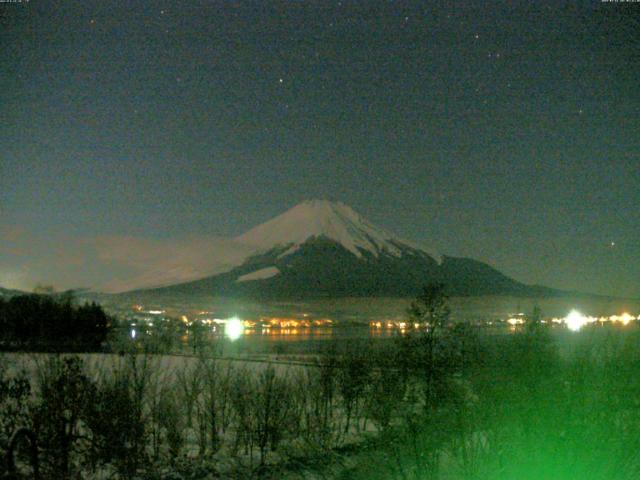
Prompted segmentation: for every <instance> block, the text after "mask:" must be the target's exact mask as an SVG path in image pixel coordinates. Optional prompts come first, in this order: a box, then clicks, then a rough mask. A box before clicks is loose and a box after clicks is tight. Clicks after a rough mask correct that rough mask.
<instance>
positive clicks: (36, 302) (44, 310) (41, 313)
mask: <svg viewBox="0 0 640 480" xmlns="http://www.w3.org/2000/svg"><path fill="white" fill-rule="evenodd" d="M111 324H112V321H111V319H110V318H109V316H108V315H107V314H105V312H104V311H103V310H102V307H100V306H99V305H97V304H95V303H91V304H85V305H76V304H75V302H74V298H73V295H72V294H71V293H66V294H60V295H38V294H31V295H16V296H13V297H11V298H9V299H8V300H5V299H3V298H2V297H0V349H2V350H29V351H66V352H70V351H71V352H73V351H97V350H99V349H100V348H101V346H102V344H103V342H104V341H105V340H106V338H107V335H108V333H109V331H110V328H111Z"/></svg>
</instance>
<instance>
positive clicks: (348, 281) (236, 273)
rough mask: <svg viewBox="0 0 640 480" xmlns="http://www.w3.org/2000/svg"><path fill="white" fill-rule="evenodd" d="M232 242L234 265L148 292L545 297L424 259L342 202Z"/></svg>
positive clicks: (302, 208) (483, 271)
mask: <svg viewBox="0 0 640 480" xmlns="http://www.w3.org/2000/svg"><path fill="white" fill-rule="evenodd" d="M236 241H237V242H239V243H240V244H242V245H245V246H248V247H251V248H252V249H253V252H254V253H253V254H252V255H251V256H249V257H248V258H247V259H246V260H244V261H243V262H242V263H240V264H239V265H237V266H236V267H234V268H231V269H230V270H228V271H226V272H224V273H221V274H217V275H212V276H209V277H206V278H202V279H198V280H194V281H190V282H186V283H181V284H177V285H172V286H168V287H163V288H158V289H154V290H153V291H152V292H153V293H158V294H208V295H223V296H249V297H255V298H262V299H292V298H314V297H347V296H358V297H360V296H413V295H415V294H416V293H418V292H419V290H420V288H421V287H422V286H423V285H424V284H426V283H428V282H434V281H439V282H443V283H445V284H446V285H447V287H448V289H449V292H450V293H451V294H452V295H485V294H511V295H544V294H550V293H551V292H552V290H551V289H545V288H543V287H531V286H527V285H524V284H522V283H520V282H517V281H515V280H513V279H511V278H509V277H507V276H505V275H503V274H502V273H500V272H499V271H497V270H495V269H494V268H492V267H490V266H489V265H487V264H485V263H482V262H479V261H476V260H471V259H465V258H454V257H447V256H443V257H440V256H436V255H433V254H430V253H428V252H426V251H424V250H423V249H421V248H419V247H417V246H414V245H411V244H409V243H407V242H404V241H402V240H399V239H397V238H394V237H393V235H391V234H390V233H388V232H386V231H384V230H382V229H380V228H378V227H376V226H375V225H373V224H371V223H370V222H369V221H367V220H366V219H364V218H363V217H362V216H360V215H359V214H358V213H356V212H355V211H353V210H352V209H351V208H350V207H348V206H347V205H344V204H343V203H336V202H329V201H325V200H311V201H306V202H303V203H301V204H299V205H297V206H295V207H293V208H292V209H290V210H289V211H287V212H285V213H284V214H282V215H280V216H278V217H276V218H274V219H272V220H270V221H268V222H266V223H264V224H262V225H259V226H258V227H255V228H253V229H252V230H250V231H248V232H246V233H245V234H243V235H241V236H239V237H237V238H236ZM149 293H151V292H149Z"/></svg>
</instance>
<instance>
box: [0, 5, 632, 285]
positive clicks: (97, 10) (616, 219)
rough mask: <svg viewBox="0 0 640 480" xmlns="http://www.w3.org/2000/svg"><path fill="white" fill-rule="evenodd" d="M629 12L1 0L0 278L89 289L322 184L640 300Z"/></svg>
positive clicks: (571, 280)
mask: <svg viewBox="0 0 640 480" xmlns="http://www.w3.org/2000/svg"><path fill="white" fill-rule="evenodd" d="M576 5H579V6H578V7H576ZM639 19H640V4H620V3H601V2H600V1H599V0H597V1H596V0H594V1H582V2H571V3H565V2H561V1H551V2H539V1H535V0H534V1H527V2H515V1H513V2H498V1H491V2H485V1H477V2H471V1H458V2H452V1H450V0H449V1H447V2H374V1H363V2H349V1H342V2H333V1H332V2H329V1H309V2H303V1H288V2H284V1H282V2H269V1H266V0H260V1H242V2H222V1H199V0H189V1H182V0H176V1H172V2H168V1H155V0H145V1H144V2H131V1H122V0H109V1H106V0H99V1H94V0H82V1H76V0H65V1H55V2H54V1H46V0H31V1H30V2H28V3H2V4H0V39H1V41H2V49H1V50H0V122H1V123H0V147H1V150H0V285H1V286H4V287H15V288H27V289H30V288H32V287H33V286H34V285H35V284H36V283H51V284H54V285H55V286H57V287H58V288H68V287H80V286H96V285H99V284H101V283H102V282H104V281H105V280H107V279H108V278H111V277H113V276H114V275H116V276H117V275H120V274H123V273H122V272H123V271H124V270H126V269H127V268H129V267H131V265H127V261H128V260H127V259H126V258H120V259H119V263H118V264H117V265H114V264H111V263H109V261H108V257H109V252H110V248H114V249H115V248H116V247H115V246H114V245H116V246H117V245H121V244H122V243H123V242H124V243H128V244H130V245H142V246H141V247H139V248H140V249H143V250H145V252H147V253H148V252H149V251H150V250H153V248H155V246H159V245H167V244H175V243H173V242H178V241H181V242H184V241H185V240H184V239H185V238H190V239H199V238H206V237H208V236H234V235H238V234H240V233H242V232H244V231H245V230H247V229H249V228H251V227H253V226H255V225H257V224H259V223H262V222H264V221H266V220H268V219H270V218H271V217H273V216H275V215H277V214H280V213H282V212H283V211H284V210H286V209H287V208H289V207H291V206H293V205H295V204H296V203H298V202H300V201H302V200H304V199H308V198H328V199H335V200H341V201H343V202H345V203H346V204H348V205H350V206H351V207H353V208H354V209H355V210H357V211H358V212H360V213H361V214H363V215H364V216H365V217H367V218H368V219H370V220H371V221H372V222H373V223H375V224H377V225H380V226H381V227H383V228H385V229H387V230H390V231H392V232H394V233H396V234H397V235H398V236H400V237H401V238H405V239H407V240H411V241H413V242H416V243H419V244H423V245H428V246H431V247H432V248H435V249H437V250H438V251H441V252H443V253H445V254H450V255H458V256H469V257H472V258H476V259H479V260H483V261H486V262H488V263H490V264H491V265H493V266H495V267H496V268H498V269H499V270H501V271H503V272H504V273H506V274H508V275H510V276H513V277H514V278H516V279H518V280H521V281H524V282H527V283H539V284H544V285H547V286H552V287H558V288H567V289H576V290H581V291H586V292H596V293H602V294H612V295H616V296H634V297H640V216H639V213H640V21H639ZM136 242H137V243H136ZM140 261H141V260H140V258H139V257H138V258H137V259H132V260H131V262H133V263H135V262H140ZM131 268H133V267H131Z"/></svg>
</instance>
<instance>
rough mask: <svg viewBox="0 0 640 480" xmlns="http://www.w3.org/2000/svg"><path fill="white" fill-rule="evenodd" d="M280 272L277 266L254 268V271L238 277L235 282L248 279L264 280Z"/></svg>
mask: <svg viewBox="0 0 640 480" xmlns="http://www.w3.org/2000/svg"><path fill="white" fill-rule="evenodd" d="M279 273H280V270H279V269H278V267H267V268H261V269H260V270H256V271H255V272H251V273H247V274H246V275H241V276H239V277H238V279H237V280H236V282H247V281H249V280H266V279H267V278H271V277H275V276H276V275H278V274H279Z"/></svg>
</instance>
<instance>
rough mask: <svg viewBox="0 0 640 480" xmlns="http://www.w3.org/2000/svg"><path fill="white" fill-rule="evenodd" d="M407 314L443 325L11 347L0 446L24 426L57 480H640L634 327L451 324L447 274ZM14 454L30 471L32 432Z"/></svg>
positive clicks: (4, 373) (0, 409) (638, 352)
mask: <svg viewBox="0 0 640 480" xmlns="http://www.w3.org/2000/svg"><path fill="white" fill-rule="evenodd" d="M410 315H411V316H412V317H413V319H415V320H416V321H426V322H429V324H430V326H431V327H430V328H429V329H427V330H421V331H415V332H414V333H412V334H409V335H407V336H403V337H399V338H398V339H397V341H396V342H390V343H389V342H388V343H369V342H366V341H363V342H361V343H354V344H351V345H350V346H349V347H345V348H342V349H339V350H338V349H329V350H328V351H327V352H326V353H325V354H323V355H320V356H319V357H317V358H316V365H315V366H314V367H301V366H298V367H295V366H282V365H277V366H274V365H265V364H246V365H244V366H243V364H234V363H232V362H229V361H226V360H222V359H214V358H207V357H204V356H201V357H198V358H191V359H185V358H179V359H177V358H175V357H174V358H170V357H166V356H165V357H159V356H152V355H141V354H134V353H129V354H125V355H122V356H104V357H101V358H102V361H101V362H98V363H96V358H95V356H84V357H82V358H81V357H78V356H69V355H65V356H63V355H40V356H38V357H36V358H33V359H30V360H29V361H28V362H27V363H25V370H21V369H20V368H17V367H16V365H17V364H16V360H15V359H16V356H15V355H11V356H5V357H4V358H2V359H0V360H2V363H1V364H0V365H2V367H1V368H0V450H1V452H0V453H2V454H4V453H6V451H7V449H8V448H9V447H8V446H9V438H10V435H11V434H12V432H14V431H15V430H16V429H17V428H18V427H27V428H28V429H29V430H30V431H32V432H33V433H34V434H35V437H36V439H37V442H38V459H39V467H40V468H39V469H40V473H41V476H42V478H53V479H62V478H125V479H133V478H140V479H198V478H238V479H244V478H341V479H356V480H357V479H372V480H376V479H416V480H418V479H420V480H422V479H433V480H436V479H440V480H444V479H447V480H457V479H460V480H462V479H464V480H470V479H477V480H529V479H531V480H534V479H535V480H541V479H553V480H565V479H580V480H617V479H621V480H622V479H624V480H627V479H635V478H639V477H638V475H639V474H640V448H639V447H640V400H639V399H640V349H639V348H638V347H639V346H640V332H639V331H637V330H635V328H631V326H629V328H628V329H621V328H618V329H616V328H603V327H600V328H593V329H587V330H585V331H582V332H580V333H578V334H572V335H564V334H562V335H559V334H558V332H551V331H550V330H548V329H547V328H546V327H545V326H544V325H542V324H540V323H539V322H537V319H536V317H537V315H534V316H532V317H533V318H531V319H530V322H529V324H528V325H526V328H523V329H522V330H521V331H520V332H518V333H515V334H513V335H500V336H488V335H483V334H481V333H480V332H479V331H477V330H475V329H473V328H471V327H469V326H466V325H456V326H452V327H451V328H450V327H449V326H448V325H447V320H448V316H449V312H448V308H447V305H446V299H445V298H444V296H443V295H442V290H441V289H440V288H439V287H437V286H434V287H429V288H427V289H425V291H424V293H423V295H422V296H421V297H420V298H419V299H417V301H416V302H415V303H414V306H413V307H412V309H411V312H410ZM566 333H568V332H566ZM10 358H11V359H13V360H12V362H13V363H12V362H10V361H9V359H10ZM11 365H12V366H11ZM15 450H16V451H15V452H12V458H16V459H17V460H16V463H17V464H18V467H19V468H22V469H23V473H24V478H31V477H30V476H29V475H33V472H32V470H31V468H32V467H30V461H29V458H30V457H29V456H28V448H27V444H26V442H18V446H17V448H16V449H15ZM6 468H7V467H6V466H5V469H6ZM18 478H20V477H18Z"/></svg>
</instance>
